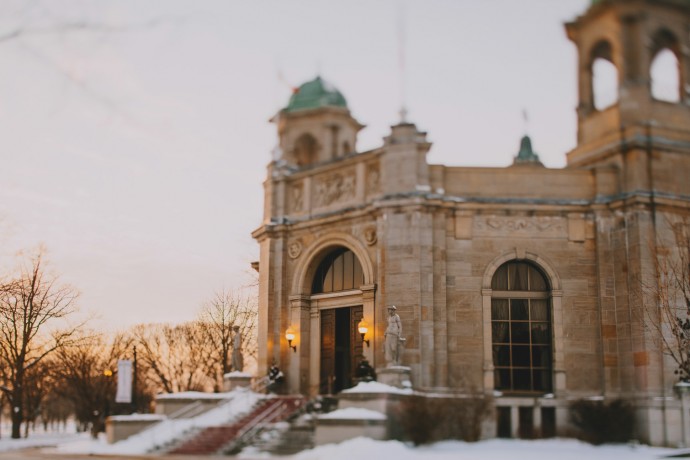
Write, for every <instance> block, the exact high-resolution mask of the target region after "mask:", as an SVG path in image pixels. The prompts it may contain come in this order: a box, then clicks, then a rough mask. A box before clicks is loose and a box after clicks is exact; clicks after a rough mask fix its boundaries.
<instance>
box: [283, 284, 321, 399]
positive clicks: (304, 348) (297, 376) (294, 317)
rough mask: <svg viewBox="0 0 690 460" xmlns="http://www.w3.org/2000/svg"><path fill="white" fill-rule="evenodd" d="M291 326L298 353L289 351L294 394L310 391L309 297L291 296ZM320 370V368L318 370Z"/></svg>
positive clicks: (289, 375)
mask: <svg viewBox="0 0 690 460" xmlns="http://www.w3.org/2000/svg"><path fill="white" fill-rule="evenodd" d="M290 326H291V327H292V328H293V329H294V330H295V340H294V341H293V342H292V345H293V346H296V347H297V351H296V352H293V351H292V350H288V355H289V356H290V358H289V360H290V368H289V370H288V375H287V379H288V388H289V390H290V391H292V392H300V393H304V392H306V391H308V388H307V387H308V382H309V376H308V373H309V359H310V355H309V352H310V341H311V340H310V339H311V337H310V329H311V327H310V326H311V324H310V317H309V296H306V295H302V294H298V295H293V296H290ZM317 369H318V368H317Z"/></svg>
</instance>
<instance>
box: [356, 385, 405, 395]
mask: <svg viewBox="0 0 690 460" xmlns="http://www.w3.org/2000/svg"><path fill="white" fill-rule="evenodd" d="M342 392H343V393H395V394H405V395H410V394H412V393H414V392H413V391H412V389H411V388H398V387H394V386H391V385H386V384H385V383H379V382H360V383H358V384H357V385H355V386H354V387H352V388H348V389H347V390H343V391H342Z"/></svg>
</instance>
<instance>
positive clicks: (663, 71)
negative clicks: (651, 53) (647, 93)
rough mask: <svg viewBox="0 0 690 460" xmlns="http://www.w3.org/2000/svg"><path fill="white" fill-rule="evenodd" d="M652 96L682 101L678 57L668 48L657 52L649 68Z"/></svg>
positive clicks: (663, 99) (659, 98)
mask: <svg viewBox="0 0 690 460" xmlns="http://www.w3.org/2000/svg"><path fill="white" fill-rule="evenodd" d="M649 74H650V76H651V79H652V82H651V83H652V97H653V98H654V99H656V100H659V101H666V102H680V75H679V70H678V58H677V57H676V55H675V54H674V53H673V51H671V50H670V49H668V48H664V49H662V50H661V51H659V52H658V53H657V55H656V56H655V57H654V60H653V61H652V65H651V67H650V68H649Z"/></svg>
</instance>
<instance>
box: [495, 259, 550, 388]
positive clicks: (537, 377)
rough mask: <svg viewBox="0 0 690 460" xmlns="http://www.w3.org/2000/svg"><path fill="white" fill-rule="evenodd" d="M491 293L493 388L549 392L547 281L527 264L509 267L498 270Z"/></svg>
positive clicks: (513, 263) (548, 298) (511, 263)
mask: <svg viewBox="0 0 690 460" xmlns="http://www.w3.org/2000/svg"><path fill="white" fill-rule="evenodd" d="M491 289H492V294H491V342H492V347H493V360H494V369H495V371H494V382H495V388H496V389H497V390H503V391H509V392H516V393H517V392H524V393H548V392H550V391H551V389H552V378H551V376H552V368H553V365H552V362H553V360H552V357H551V353H552V347H551V305H550V304H551V302H550V288H549V285H548V282H547V280H546V277H545V276H544V274H543V273H542V272H541V271H540V270H539V269H538V268H537V267H535V266H534V265H532V264H530V263H528V262H523V261H512V262H508V263H506V264H503V265H502V266H501V267H499V269H498V270H497V271H496V273H495V274H494V277H493V279H492V280H491Z"/></svg>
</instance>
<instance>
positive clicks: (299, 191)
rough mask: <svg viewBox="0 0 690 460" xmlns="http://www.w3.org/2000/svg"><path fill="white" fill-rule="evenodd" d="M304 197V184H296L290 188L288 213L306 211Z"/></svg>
mask: <svg viewBox="0 0 690 460" xmlns="http://www.w3.org/2000/svg"><path fill="white" fill-rule="evenodd" d="M303 196H304V187H303V186H302V183H299V184H294V185H292V186H291V187H290V189H289V192H288V203H287V208H288V213H292V212H300V211H302V209H304V206H303Z"/></svg>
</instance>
